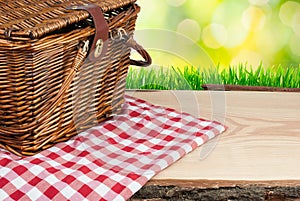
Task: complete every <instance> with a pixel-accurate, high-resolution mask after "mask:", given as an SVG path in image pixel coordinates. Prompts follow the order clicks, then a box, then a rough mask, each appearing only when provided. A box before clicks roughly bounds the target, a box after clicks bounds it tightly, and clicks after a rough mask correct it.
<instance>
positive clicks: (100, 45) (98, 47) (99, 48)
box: [94, 39, 104, 58]
mask: <svg viewBox="0 0 300 201" xmlns="http://www.w3.org/2000/svg"><path fill="white" fill-rule="evenodd" d="M103 45H104V44H103V40H102V39H99V40H97V42H96V47H95V52H94V56H95V57H96V58H97V57H99V56H100V55H101V53H102V50H103Z"/></svg>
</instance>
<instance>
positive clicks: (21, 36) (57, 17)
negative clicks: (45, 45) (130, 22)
mask: <svg viewBox="0 0 300 201" xmlns="http://www.w3.org/2000/svg"><path fill="white" fill-rule="evenodd" d="M135 1H136V0H1V1H0V16H1V18H0V38H6V39H7V38H10V39H18V40H29V39H36V38H40V37H42V36H44V35H46V34H49V33H53V32H55V31H57V30H61V29H62V28H65V27H67V26H69V25H71V24H74V23H77V22H79V21H81V20H85V19H87V18H88V17H89V13H88V12H86V11H74V10H72V11H70V10H67V9H66V8H67V7H69V6H73V5H82V4H88V3H93V4H97V5H98V6H100V7H101V8H102V10H103V12H108V11H111V10H114V9H118V8H122V7H125V6H127V5H129V4H132V3H134V2H135Z"/></svg>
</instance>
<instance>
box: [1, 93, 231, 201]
mask: <svg viewBox="0 0 300 201" xmlns="http://www.w3.org/2000/svg"><path fill="white" fill-rule="evenodd" d="M124 109H125V111H126V112H125V113H124V114H122V115H119V116H117V117H115V118H114V119H113V120H109V121H106V122H104V123H102V124H100V125H99V126H97V127H94V128H92V129H90V130H88V131H86V132H83V133H81V134H79V135H78V136H76V137H74V138H72V139H71V140H69V141H67V142H64V143H59V144H57V145H56V146H54V147H52V148H50V149H48V150H45V151H43V152H41V153H39V154H37V155H35V156H32V157H24V158H20V157H17V156H15V155H13V154H11V153H9V152H7V151H5V150H3V149H1V150H0V200H43V201H44V200H59V201H62V200H92V201H93V200H108V201H110V200H117V201H119V200H127V199H128V198H130V197H131V196H132V195H133V194H134V193H135V192H136V191H138V190H139V189H140V188H141V187H142V186H143V185H144V184H145V183H146V182H147V181H148V180H149V179H150V178H152V177H153V176H154V175H155V174H157V173H158V172H160V171H161V170H163V169H164V168H166V167H168V166H169V165H171V164H172V163H174V162H175V161H176V160H178V159H179V158H181V157H182V156H184V155H185V154H187V153H188V152H190V151H192V150H193V149H195V148H196V147H197V146H199V145H201V144H203V143H205V142H206V141H207V140H209V139H211V138H213V137H215V136H216V135H218V134H220V133H221V132H223V131H224V130H225V127H224V126H223V125H221V124H219V123H217V122H211V121H207V120H204V119H198V118H195V117H193V116H191V115H189V114H185V113H179V112H176V111H175V110H173V109H168V108H164V107H160V106H154V105H152V104H149V103H147V102H145V101H143V100H139V99H135V98H132V97H128V96H127V97H126V103H125V104H124Z"/></svg>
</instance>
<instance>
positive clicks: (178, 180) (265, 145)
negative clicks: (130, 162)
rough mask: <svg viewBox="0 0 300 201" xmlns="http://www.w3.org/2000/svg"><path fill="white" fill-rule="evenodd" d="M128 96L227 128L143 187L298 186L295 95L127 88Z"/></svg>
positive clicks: (299, 125)
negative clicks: (209, 120) (220, 123)
mask: <svg viewBox="0 0 300 201" xmlns="http://www.w3.org/2000/svg"><path fill="white" fill-rule="evenodd" d="M127 94H128V95H132V96H135V97H138V98H142V99H144V100H147V101H149V102H151V103H154V104H157V105H162V106H166V107H171V108H174V109H176V110H178V111H184V112H189V113H190V114H192V115H195V116H199V117H204V118H207V119H214V120H215V119H216V120H219V121H221V122H223V121H224V123H225V124H226V126H228V129H227V131H226V132H225V133H223V134H222V135H221V136H219V137H218V138H216V139H215V140H214V141H212V142H210V143H207V144H205V145H203V146H202V147H199V148H198V149H196V150H195V151H193V152H192V153H190V154H188V155H186V156H185V157H184V158H182V159H180V160H179V161H177V162H176V163H175V164H173V165H172V166H170V167H169V168H167V169H165V170H164V171H162V172H161V173H159V174H158V175H156V176H155V177H154V178H153V179H152V180H151V181H150V182H149V183H148V184H147V185H148V186H151V185H162V186H170V185H177V186H182V187H192V186H194V187H197V188H209V187H212V188H215V187H218V188H219V187H229V186H237V185H239V186H249V185H260V186H261V185H263V186H299V187H300V93H287V92H234V91H229V92H224V91H211V92H209V91H155V92H138V91H131V92H127ZM214 103H215V104H214ZM207 153H208V154H207Z"/></svg>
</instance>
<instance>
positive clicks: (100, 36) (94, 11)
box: [67, 4, 109, 61]
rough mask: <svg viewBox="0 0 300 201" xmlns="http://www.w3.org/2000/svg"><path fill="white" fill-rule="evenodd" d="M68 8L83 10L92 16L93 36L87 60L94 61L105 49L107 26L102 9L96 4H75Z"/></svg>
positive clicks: (103, 53) (104, 52)
mask: <svg viewBox="0 0 300 201" xmlns="http://www.w3.org/2000/svg"><path fill="white" fill-rule="evenodd" d="M67 9H69V10H85V11H87V12H89V14H90V15H91V17H92V18H93V22H94V26H95V36H94V39H93V43H92V45H91V46H90V47H91V48H90V50H89V56H88V58H89V60H90V61H94V60H96V59H97V60H98V59H100V58H102V57H103V56H104V55H105V54H106V51H107V45H108V43H107V40H108V31H109V27H108V24H107V22H106V20H105V18H104V15H103V12H102V9H101V8H100V7H99V6H98V5H96V4H86V5H76V6H71V7H68V8H67Z"/></svg>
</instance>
